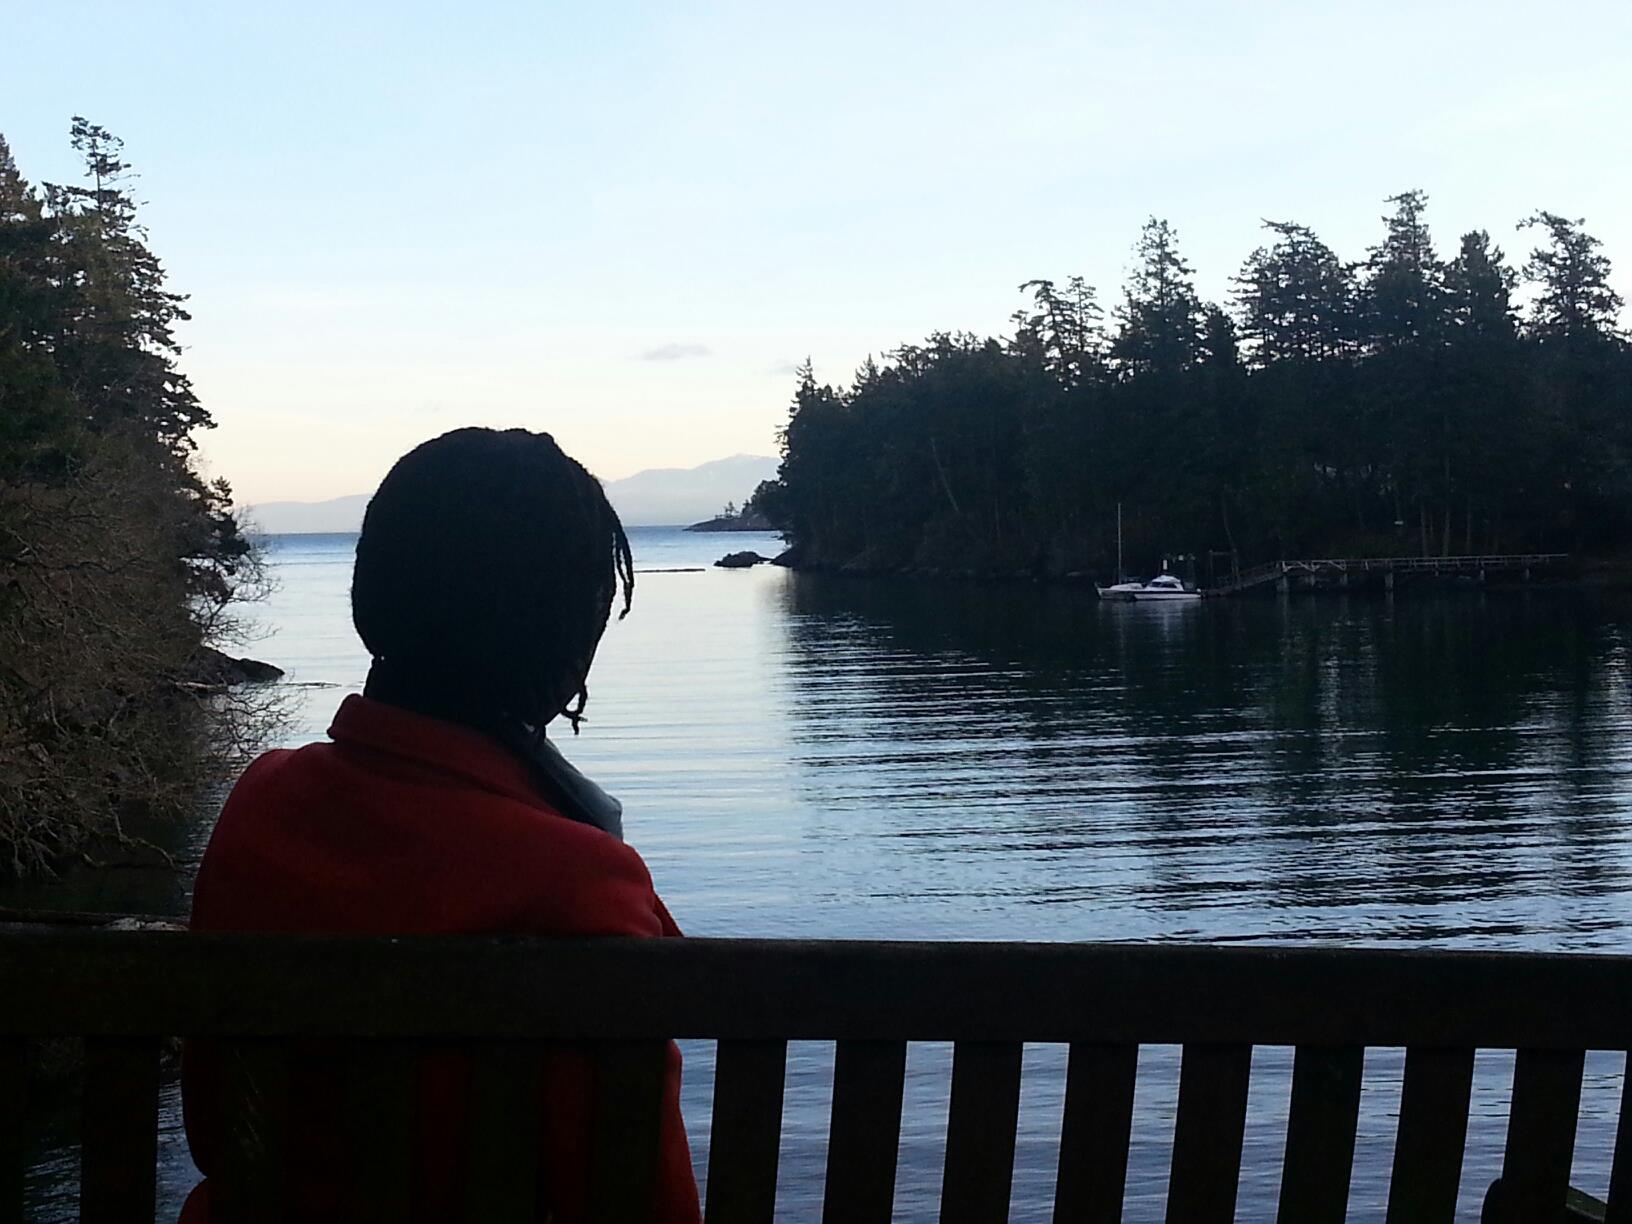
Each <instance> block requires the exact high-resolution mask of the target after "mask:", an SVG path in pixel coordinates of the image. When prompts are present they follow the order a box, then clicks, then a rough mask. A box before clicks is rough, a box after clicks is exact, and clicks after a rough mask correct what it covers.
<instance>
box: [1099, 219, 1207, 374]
mask: <svg viewBox="0 0 1632 1224" xmlns="http://www.w3.org/2000/svg"><path fill="white" fill-rule="evenodd" d="M1134 256H1135V262H1134V266H1133V271H1132V273H1131V274H1130V276H1129V278H1128V285H1127V288H1126V291H1125V296H1124V299H1123V303H1122V306H1121V308H1120V309H1119V310H1118V311H1117V318H1118V320H1119V322H1120V324H1121V327H1120V329H1119V330H1118V332H1117V336H1116V340H1115V342H1114V344H1113V345H1112V348H1111V351H1112V354H1113V356H1114V357H1115V358H1116V361H1117V365H1118V368H1119V369H1120V371H1121V372H1122V374H1123V375H1124V376H1125V377H1138V376H1140V375H1143V374H1161V375H1172V374H1176V373H1178V372H1179V371H1181V370H1184V369H1187V368H1189V366H1190V365H1191V364H1192V363H1194V361H1195V359H1196V353H1197V349H1198V338H1199V324H1200V319H1201V302H1200V300H1199V299H1198V298H1197V297H1196V289H1195V284H1194V282H1193V281H1192V273H1191V269H1190V265H1189V264H1188V263H1186V262H1185V261H1184V258H1183V257H1182V256H1181V255H1180V254H1179V244H1178V234H1177V233H1176V232H1175V231H1174V229H1173V227H1172V226H1171V225H1169V224H1168V223H1167V222H1166V221H1163V220H1159V219H1158V218H1156V217H1152V218H1151V219H1150V220H1149V221H1147V222H1146V223H1145V228H1144V230H1143V232H1142V233H1141V234H1140V235H1139V241H1138V243H1137V244H1136V245H1135V246H1134Z"/></svg>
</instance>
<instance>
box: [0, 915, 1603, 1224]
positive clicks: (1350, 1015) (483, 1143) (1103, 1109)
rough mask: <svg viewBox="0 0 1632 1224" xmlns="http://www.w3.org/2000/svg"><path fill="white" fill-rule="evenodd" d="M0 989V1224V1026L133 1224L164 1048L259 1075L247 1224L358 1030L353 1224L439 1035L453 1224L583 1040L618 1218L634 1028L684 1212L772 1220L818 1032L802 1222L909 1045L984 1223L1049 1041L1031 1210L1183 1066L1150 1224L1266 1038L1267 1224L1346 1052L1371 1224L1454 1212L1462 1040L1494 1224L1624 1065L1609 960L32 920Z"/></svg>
mask: <svg viewBox="0 0 1632 1224" xmlns="http://www.w3.org/2000/svg"><path fill="white" fill-rule="evenodd" d="M0 1000H3V1004H0V1196H3V1197H0V1219H5V1220H14V1219H18V1218H19V1217H20V1211H21V1208H20V1205H19V1204H20V1201H21V1162H22V1157H21V1153H22V1149H23V1144H24V1138H25V1136H24V1134H23V1103H22V1093H21V1091H20V1085H21V1083H22V1082H23V1077H24V1060H25V1043H24V1039H25V1038H28V1037H37V1036H50V1035H64V1034H68V1035H83V1036H85V1037H86V1038H87V1065H86V1076H85V1088H84V1093H85V1103H84V1107H85V1112H84V1117H85V1127H84V1133H83V1137H82V1144H83V1151H82V1162H81V1163H82V1207H81V1210H82V1213H83V1214H82V1218H83V1219H85V1220H89V1221H112V1220H141V1221H143V1222H144V1224H147V1222H150V1221H152V1220H153V1211H154V1208H153V1193H154V1190H153V1186H154V1182H153V1167H154V1153H155V1138H154V1132H155V1113H156V1101H157V1091H158V1055H159V1042H160V1039H161V1037H163V1036H164V1035H167V1034H186V1035H191V1036H207V1037H214V1038H224V1039H233V1040H234V1043H235V1045H236V1046H237V1048H238V1049H240V1050H241V1051H243V1055H244V1058H243V1063H242V1065H244V1066H245V1067H247V1068H250V1069H251V1071H252V1072H253V1073H254V1074H255V1075H256V1077H257V1082H258V1083H259V1084H260V1085H261V1087H262V1091H261V1114H260V1118H259V1123H258V1125H259V1130H258V1136H257V1137H258V1142H259V1149H258V1150H260V1151H261V1152H262V1155H263V1161H262V1163H263V1168H262V1170H261V1171H260V1173H259V1174H257V1173H256V1171H255V1170H241V1171H237V1172H233V1171H228V1172H227V1173H226V1177H227V1179H228V1181H229V1182H230V1181H231V1180H232V1178H234V1177H238V1178H239V1179H240V1180H239V1182H238V1184H237V1187H236V1188H237V1189H238V1191H239V1195H238V1196H237V1201H238V1202H239V1203H240V1204H241V1205H243V1204H254V1205H255V1209H254V1210H251V1209H250V1208H249V1207H248V1206H244V1207H243V1212H242V1214H243V1217H244V1218H256V1219H264V1218H274V1217H275V1216H276V1212H275V1210H272V1209H270V1208H269V1207H268V1204H269V1203H274V1202H275V1201H276V1188H275V1187H270V1188H269V1187H268V1186H267V1185H266V1181H265V1179H266V1174H265V1168H267V1167H271V1168H277V1167H279V1166H278V1165H277V1162H276V1153H278V1152H279V1151H280V1150H281V1143H282V1136H283V1134H284V1131H285V1128H286V1127H287V1126H288V1125H289V1124H290V1120H289V1119H288V1118H287V1117H285V1116H284V1114H283V1112H282V1106H281V1102H280V1098H279V1095H278V1093H277V1092H276V1091H267V1090H266V1086H267V1085H269V1084H273V1085H275V1084H276V1083H278V1082H279V1080H278V1069H279V1067H280V1066H281V1065H282V1059H283V1057H284V1049H285V1046H284V1043H285V1042H287V1041H288V1040H289V1039H291V1038H311V1037H324V1038H343V1039H354V1040H355V1042H356V1047H355V1050H356V1057H355V1058H354V1059H353V1060H352V1062H351V1064H350V1078H351V1085H350V1092H349V1095H350V1099H351V1100H352V1101H353V1102H355V1103H357V1104H358V1106H359V1107H360V1108H361V1109H363V1110H364V1111H365V1112H366V1113H367V1114H368V1116H369V1119H370V1123H371V1125H370V1126H369V1127H367V1128H366V1131H365V1132H363V1133H362V1139H363V1142H361V1143H360V1145H359V1147H358V1149H357V1150H356V1151H355V1152H354V1153H353V1166H354V1168H355V1169H356V1173H357V1177H358V1179H359V1184H360V1185H361V1186H362V1187H364V1188H365V1191H366V1192H365V1193H364V1194H363V1195H362V1196H361V1198H360V1201H361V1202H363V1203H365V1204H367V1206H368V1209H367V1212H366V1215H359V1217H358V1218H373V1219H382V1220H384V1219H399V1218H403V1215H404V1214H405V1210H406V1204H405V1202H404V1201H403V1196H404V1195H405V1194H406V1189H405V1187H406V1186H407V1185H408V1178H407V1177H406V1175H405V1170H406V1162H407V1161H408V1159H409V1134H410V1126H409V1116H408V1110H409V1094H408V1089H407V1085H408V1082H409V1080H408V1075H409V1072H410V1068H411V1066H412V1053H413V1050H414V1048H415V1045H416V1043H419V1042H425V1041H444V1042H445V1041H446V1040H448V1039H450V1038H452V1039H457V1040H459V1041H460V1042H462V1043H468V1045H469V1048H470V1049H471V1050H472V1056H473V1059H474V1060H475V1068H476V1069H475V1078H474V1088H473V1093H474V1100H473V1105H472V1118H473V1121H472V1129H473V1136H474V1137H473V1143H472V1150H473V1151H480V1152H482V1153H484V1155H483V1157H482V1161H483V1163H482V1164H481V1166H480V1168H479V1170H478V1172H477V1174H476V1178H477V1181H478V1183H479V1184H478V1185H476V1186H475V1187H474V1191H473V1194H472V1197H471V1200H470V1206H469V1209H468V1212H467V1217H466V1218H468V1219H472V1220H477V1219H479V1220H484V1221H504V1220H517V1221H519V1220H531V1219H533V1218H534V1215H533V1202H532V1192H533V1188H532V1184H531V1180H530V1178H531V1175H532V1168H533V1160H532V1158H531V1157H532V1154H531V1152H530V1150H529V1144H530V1142H531V1140H530V1139H529V1137H528V1120H529V1117H530V1114H531V1112H532V1110H533V1109H534V1108H535V1107H536V1099H532V1098H530V1097H529V1094H528V1092H527V1089H526V1084H527V1077H526V1074H525V1069H526V1067H527V1066H528V1065H529V1064H530V1062H531V1060H532V1059H534V1058H536V1056H537V1054H538V1052H539V1050H540V1048H541V1046H540V1043H547V1042H555V1041H574V1042H589V1043H592V1044H593V1045H594V1046H595V1047H596V1048H597V1049H598V1051H599V1054H598V1058H599V1064H600V1068H601V1071H600V1076H601V1078H600V1083H601V1094H600V1097H599V1105H598V1107H597V1108H598V1110H599V1113H598V1115H597V1121H596V1124H595V1131H594V1136H593V1150H594V1156H593V1158H592V1164H593V1168H592V1193H591V1197H592V1202H593V1210H594V1218H595V1219H596V1220H598V1221H643V1220H645V1219H647V1217H648V1214H649V1211H650V1202H651V1193H652V1171H653V1168H654V1157H655V1152H656V1146H657V1117H658V1113H657V1102H658V1091H659V1082H660V1078H661V1074H662V1051H663V1039H665V1038H668V1037H678V1038H705V1039H713V1040H716V1041H718V1043H719V1044H718V1060H717V1074H716V1081H715V1084H716V1086H715V1095H714V1104H713V1120H712V1130H711V1142H710V1152H709V1170H708V1172H709V1176H708V1204H707V1218H708V1220H709V1221H710V1224H737V1222H744V1224H745V1222H749V1221H768V1220H770V1219H771V1218H772V1212H773V1206H774V1200H775V1189H776V1175H777V1152H778V1146H779V1144H778V1136H779V1129H780V1123H781V1116H782V1085H783V1078H784V1072H785V1056H786V1043H787V1042H788V1040H789V1039H819V1040H831V1041H835V1042H837V1055H836V1064H835V1079H834V1087H833V1103H832V1116H831V1124H830V1134H829V1141H828V1164H827V1181H826V1188H825V1205H824V1213H823V1215H824V1220H825V1221H827V1222H829V1224H838V1222H841V1221H842V1222H846V1224H848V1222H852V1221H854V1222H857V1224H868V1222H874V1221H877V1222H881V1221H886V1220H888V1219H889V1217H890V1212H891V1204H892V1197H893V1189H894V1182H895V1165H896V1151H897V1145H898V1138H899V1132H900V1122H901V1110H902V1099H903V1097H902V1092H903V1073H904V1061H905V1052H906V1045H907V1043H908V1042H911V1041H949V1042H953V1043H954V1054H953V1069H952V1084H951V1107H950V1116H949V1125H948V1132H947V1139H946V1156H945V1169H944V1174H943V1182H942V1203H941V1218H942V1219H943V1220H946V1221H969V1222H974V1221H1002V1220H1005V1219H1006V1218H1007V1213H1008V1209H1009V1194H1010V1183H1011V1178H1012V1171H1013V1161H1014V1150H1015V1119H1016V1111H1017V1102H1018V1099H1019V1090H1020V1078H1021V1058H1020V1055H1021V1049H1022V1045H1023V1043H1026V1042H1055V1043H1065V1044H1067V1045H1069V1047H1070V1056H1069V1067H1068V1071H1067V1083H1066V1094H1065V1103H1064V1113H1063V1120H1062V1125H1063V1129H1062V1133H1061V1142H1060V1157H1059V1171H1058V1178H1057V1185H1056V1189H1055V1208H1054V1211H1055V1214H1054V1218H1055V1219H1056V1220H1059V1221H1115V1220H1118V1219H1119V1218H1120V1216H1121V1211H1122V1199H1123V1186H1124V1180H1125V1177H1126V1171H1127V1160H1128V1149H1129V1134H1130V1124H1131V1117H1132V1105H1133V1092H1134V1083H1135V1074H1136V1065H1137V1052H1138V1048H1139V1046H1140V1045H1141V1044H1145V1043H1151V1044H1162V1045H1179V1046H1182V1047H1183V1055H1182V1065H1181V1071H1180V1079H1179V1097H1178V1108H1177V1121H1176V1126H1175V1133H1174V1138H1173V1147H1172V1164H1171V1170H1170V1176H1169V1188H1168V1207H1167V1218H1168V1220H1169V1221H1172V1222H1175V1224H1177V1222H1181V1221H1182V1222H1184V1224H1192V1222H1199V1224H1205V1222H1209V1221H1220V1222H1222V1221H1229V1220H1231V1219H1233V1217H1234V1213H1235V1206H1236V1192H1237V1184H1238V1181H1239V1176H1240V1163H1241V1154H1242V1139H1243V1132H1244V1127H1245V1122H1246V1109H1247V1088H1248V1080H1249V1074H1250V1067H1251V1054H1252V1049H1253V1046H1254V1045H1271V1046H1290V1047H1294V1048H1295V1051H1296V1053H1295V1055H1294V1061H1293V1073H1292V1087H1291V1108H1290V1114H1289V1118H1288V1122H1287V1142H1286V1148H1285V1156H1284V1162H1283V1168H1282V1174H1281V1183H1280V1185H1281V1188H1280V1208H1279V1219H1280V1220H1281V1221H1284V1222H1287V1224H1293V1222H1296V1224H1305V1222H1307V1224H1319V1222H1322V1221H1340V1220H1342V1219H1344V1216H1345V1211H1346V1205H1347V1202H1348V1198H1349V1182H1350V1172H1351V1166H1352V1164H1353V1157H1354V1147H1355V1135H1356V1125H1357V1118H1358V1110H1359V1100H1360V1088H1361V1078H1362V1067H1363V1060H1364V1052H1365V1049H1366V1048H1367V1047H1368V1046H1373V1047H1375V1046H1387V1047H1405V1049H1406V1051H1407V1053H1406V1059H1405V1078H1404V1084H1403V1090H1402V1096H1401V1100H1400V1117H1399V1131H1398V1137H1397V1143H1396V1145H1395V1154H1394V1164H1393V1170H1392V1177H1391V1182H1390V1190H1389V1199H1388V1213H1387V1219H1388V1221H1389V1222H1390V1224H1406V1222H1411V1224H1415V1222H1417V1221H1427V1222H1432V1221H1450V1220H1451V1219H1452V1217H1453V1214H1454V1212H1455V1210H1456V1199H1457V1189H1458V1182H1459V1179H1460V1173H1461V1168H1462V1159H1463V1148H1464V1143H1465V1136H1466V1132H1467V1122H1468V1110H1469V1094H1470V1086H1471V1083H1472V1075H1473V1064H1474V1053H1475V1051H1476V1050H1479V1049H1500V1050H1513V1051H1516V1057H1515V1062H1514V1080H1513V1091H1512V1098H1511V1107H1510V1112H1509V1117H1508V1120H1507V1142H1506V1148H1505V1155H1504V1160H1503V1168H1502V1183H1503V1196H1502V1199H1501V1212H1500V1214H1501V1217H1502V1218H1503V1219H1505V1220H1511V1221H1526V1222H1528V1221H1541V1220H1545V1221H1549V1222H1552V1221H1556V1220H1559V1219H1561V1218H1563V1204H1564V1202H1565V1196H1566V1190H1567V1186H1568V1181H1569V1174H1570V1166H1571V1155H1572V1151H1573V1146H1574V1137H1575V1130H1576V1121H1577V1114H1578V1111H1579V1102H1580V1093H1581V1081H1582V1067H1583V1057H1584V1051H1587V1050H1616V1051H1625V1050H1626V1049H1627V1048H1628V1046H1629V1044H1632V958H1621V957H1605V956H1544V955H1529V954H1517V953H1515V954H1475V953H1461V952H1396V951H1368V950H1312V949H1296V950H1283V949H1274V948H1251V947H1214V946H1194V945H1190V946H1173V945H1156V946H1125V945H1091V944H1087V945H1085V944H998V943H990V944H981V943H973V944H971V943H964V944H931V943H794V942H761V941H734V940H730V941H722V940H704V939H688V940H595V941H551V940H538V939H520V938H514V939H510V938H506V939H497V938H486V937H483V938H461V939H450V938H441V939H401V940H395V939H393V940H358V939H329V938H306V937H285V936H259V937H257V936H225V935H189V934H166V933H110V932H100V931H63V932H57V931H54V932H50V933H8V934H5V935H3V936H0ZM533 1065H536V1064H533ZM1629 1097H1632V1094H1629ZM1629 1114H1632V1099H1628V1100H1627V1101H1626V1102H1625V1103H1624V1104H1623V1112H1622V1123H1621V1126H1620V1134H1619V1136H1618V1139H1617V1143H1616V1150H1615V1156H1614V1167H1613V1171H1612V1174H1611V1180H1610V1191H1609V1200H1608V1209H1607V1210H1608V1217H1607V1218H1608V1219H1609V1220H1612V1221H1613V1220H1623V1221H1624V1220H1627V1219H1628V1218H1629V1217H1632V1137H1629V1134H1628V1132H1629V1131H1632V1126H1629V1125H1628V1124H1627V1121H1626V1119H1627V1116H1628V1115H1629ZM703 1124H704V1123H703V1120H702V1119H697V1118H693V1119H691V1125H692V1126H693V1127H694V1128H696V1127H699V1126H701V1125H703ZM257 1176H259V1178H260V1179H261V1180H260V1182H257V1181H256V1180H255V1179H256V1177H257ZM257 1186H258V1187H259V1188H258V1189H257V1190H255V1191H254V1192H253V1193H252V1192H250V1191H249V1190H246V1189H245V1188H246V1187H251V1188H253V1187H257ZM232 1188H233V1187H231V1186H229V1187H227V1192H228V1197H229V1199H230V1198H232V1197H233V1196H232V1195H231V1193H230V1190H231V1189H232Z"/></svg>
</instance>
